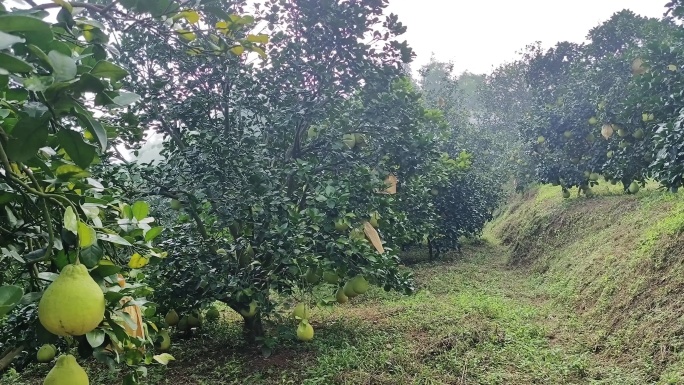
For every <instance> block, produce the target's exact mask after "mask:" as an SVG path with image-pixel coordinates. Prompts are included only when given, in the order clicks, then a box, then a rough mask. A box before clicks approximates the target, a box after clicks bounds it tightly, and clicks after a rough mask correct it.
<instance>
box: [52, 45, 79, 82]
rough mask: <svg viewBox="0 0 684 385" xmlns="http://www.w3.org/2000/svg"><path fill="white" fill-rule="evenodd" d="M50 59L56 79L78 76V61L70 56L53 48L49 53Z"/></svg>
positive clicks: (60, 80) (61, 79)
mask: <svg viewBox="0 0 684 385" xmlns="http://www.w3.org/2000/svg"><path fill="white" fill-rule="evenodd" d="M48 59H50V65H51V66H52V69H53V75H54V76H55V80H56V81H58V82H62V81H67V80H71V79H73V78H75V77H76V70H77V69H76V62H75V61H74V59H72V58H71V57H70V56H66V55H64V54H62V53H60V52H58V51H54V50H53V51H50V52H49V53H48Z"/></svg>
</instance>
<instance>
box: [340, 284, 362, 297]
mask: <svg viewBox="0 0 684 385" xmlns="http://www.w3.org/2000/svg"><path fill="white" fill-rule="evenodd" d="M342 292H343V293H344V295H346V296H347V297H349V298H354V297H356V296H357V295H359V294H358V293H357V292H355V291H354V289H353V287H352V284H351V281H347V283H345V284H344V287H343V288H342Z"/></svg>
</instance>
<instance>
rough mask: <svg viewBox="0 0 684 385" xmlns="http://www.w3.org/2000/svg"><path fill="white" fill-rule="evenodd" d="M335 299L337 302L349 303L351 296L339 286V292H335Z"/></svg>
mask: <svg viewBox="0 0 684 385" xmlns="http://www.w3.org/2000/svg"><path fill="white" fill-rule="evenodd" d="M335 299H336V300H337V303H347V302H349V297H347V296H346V295H345V294H344V289H343V288H339V289H337V292H336V293H335Z"/></svg>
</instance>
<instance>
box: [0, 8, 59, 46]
mask: <svg viewBox="0 0 684 385" xmlns="http://www.w3.org/2000/svg"><path fill="white" fill-rule="evenodd" d="M0 31H3V32H9V33H12V32H20V33H21V34H23V35H24V36H25V37H26V39H27V40H28V41H29V42H32V43H35V44H38V45H41V44H45V43H47V42H50V41H51V40H52V29H51V28H50V24H48V23H46V22H44V21H42V20H40V19H37V18H35V17H31V16H24V15H12V14H9V15H1V16H0Z"/></svg>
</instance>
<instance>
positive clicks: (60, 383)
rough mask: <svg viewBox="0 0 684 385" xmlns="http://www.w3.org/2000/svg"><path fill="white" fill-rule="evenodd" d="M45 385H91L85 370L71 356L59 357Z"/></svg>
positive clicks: (46, 378) (44, 382)
mask: <svg viewBox="0 0 684 385" xmlns="http://www.w3.org/2000/svg"><path fill="white" fill-rule="evenodd" d="M43 385H90V381H88V375H87V374H86V372H85V370H83V368H82V367H81V366H80V365H79V364H78V362H76V358H75V357H74V356H72V355H71V354H67V355H62V356H59V358H58V359H57V362H56V363H55V366H54V367H53V368H52V369H51V370H50V372H49V373H48V374H47V376H46V377H45V381H43Z"/></svg>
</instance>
